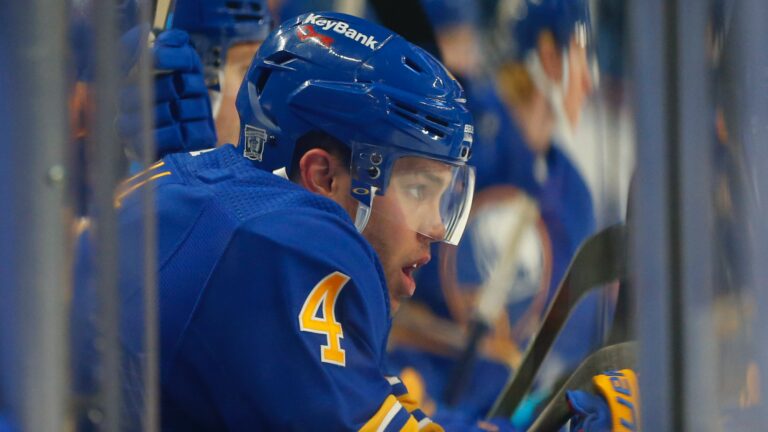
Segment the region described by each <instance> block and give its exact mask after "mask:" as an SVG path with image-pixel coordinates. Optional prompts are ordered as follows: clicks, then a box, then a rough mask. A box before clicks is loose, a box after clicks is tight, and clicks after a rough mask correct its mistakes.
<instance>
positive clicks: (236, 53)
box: [118, 0, 272, 158]
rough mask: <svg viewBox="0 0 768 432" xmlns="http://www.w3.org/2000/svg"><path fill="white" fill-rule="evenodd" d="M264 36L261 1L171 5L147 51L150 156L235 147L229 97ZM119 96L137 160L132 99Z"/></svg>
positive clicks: (183, 0)
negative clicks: (165, 24)
mask: <svg viewBox="0 0 768 432" xmlns="http://www.w3.org/2000/svg"><path fill="white" fill-rule="evenodd" d="M271 29H272V18H271V15H270V13H269V9H268V7H267V1H266V0H245V1H240V2H229V1H224V0H179V1H177V2H176V4H175V8H174V14H173V15H172V16H171V19H170V29H169V30H167V31H165V32H163V33H161V34H160V35H159V36H158V38H157V40H156V41H155V43H154V44H153V46H152V49H151V52H152V57H153V60H154V68H155V70H156V71H157V73H156V75H155V79H154V87H155V101H154V118H155V130H154V135H155V142H156V147H157V151H156V155H157V157H158V158H159V157H162V156H164V155H166V154H170V153H175V152H180V151H192V150H203V149H206V148H213V147H214V145H216V144H217V143H218V144H224V143H236V142H237V137H238V134H239V131H240V123H239V119H238V116H237V111H236V109H235V98H236V96H237V92H238V89H239V88H240V83H241V82H242V81H243V78H244V76H245V73H246V71H247V70H248V66H249V65H250V63H251V59H253V56H254V54H255V53H256V50H257V49H258V47H259V45H260V44H261V41H263V40H264V38H265V37H266V36H267V34H268V33H269V31H270V30H271ZM137 90H138V89H136V88H130V89H129V91H125V92H123V101H122V105H121V113H120V117H119V120H118V124H119V125H120V132H121V135H122V136H123V138H124V139H125V141H127V144H128V148H129V150H132V153H133V154H135V155H139V154H141V153H140V149H141V146H142V142H141V127H140V126H141V122H140V119H141V113H140V104H139V101H138V98H137V95H138V94H139V92H138V91H137Z"/></svg>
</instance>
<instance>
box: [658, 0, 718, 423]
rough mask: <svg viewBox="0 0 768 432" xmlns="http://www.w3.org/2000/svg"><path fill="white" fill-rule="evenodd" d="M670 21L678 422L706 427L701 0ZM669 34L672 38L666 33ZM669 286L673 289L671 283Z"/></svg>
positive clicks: (708, 160) (708, 189)
mask: <svg viewBox="0 0 768 432" xmlns="http://www.w3.org/2000/svg"><path fill="white" fill-rule="evenodd" d="M675 6H676V8H677V17H678V19H677V20H676V23H675V30H676V34H675V35H674V37H675V38H676V39H677V44H676V45H677V50H676V55H675V58H676V65H675V67H676V69H677V81H676V93H677V103H678V105H677V107H676V109H677V110H678V112H679V114H678V115H676V116H675V119H676V120H677V121H678V122H679V126H678V127H677V132H678V135H677V136H673V137H671V138H673V139H674V141H673V145H674V146H676V147H678V155H679V157H678V159H677V161H676V163H677V165H676V167H672V169H673V170H675V171H676V172H677V173H678V176H679V178H678V180H679V188H678V191H679V194H678V197H677V203H676V204H677V206H676V207H675V208H673V209H672V211H676V212H678V217H677V226H675V227H674V228H673V229H674V230H675V231H677V232H679V234H678V240H679V244H678V248H677V249H676V250H675V251H674V253H675V254H678V255H679V256H680V257H681V258H680V259H679V260H677V261H676V262H677V263H678V264H679V268H678V269H676V270H674V271H676V272H677V273H678V275H679V276H678V278H677V280H678V281H679V289H680V308H679V310H674V309H673V310H672V313H673V314H680V317H681V324H682V326H681V328H680V330H681V333H680V336H681V337H680V338H679V339H678V346H677V347H676V349H677V350H679V351H681V352H682V355H681V357H680V364H679V365H678V367H680V369H679V370H677V371H676V373H679V374H681V375H682V377H681V378H682V380H681V382H682V388H681V389H679V390H682V391H681V392H680V395H682V399H683V400H682V408H683V412H682V415H683V419H682V421H683V424H684V426H685V428H686V430H696V431H698V430H707V429H709V428H711V427H712V425H713V424H715V423H716V420H717V414H718V401H717V394H718V391H717V376H718V373H717V372H718V365H717V358H718V356H717V341H716V339H715V334H714V309H713V300H714V290H713V279H714V272H713V270H712V268H713V263H714V236H715V227H714V203H713V196H714V190H713V184H714V182H713V161H712V155H713V153H714V150H715V148H714V138H713V134H712V131H713V129H714V118H713V115H712V112H713V110H712V106H713V104H712V100H713V98H712V91H711V86H710V80H709V77H710V67H709V64H708V59H707V55H708V46H707V43H708V40H707V37H706V35H707V21H708V18H709V7H710V3H709V2H704V1H699V0H693V1H688V0H678V1H677V2H676V5H675ZM670 36H672V35H670ZM673 289H675V287H673Z"/></svg>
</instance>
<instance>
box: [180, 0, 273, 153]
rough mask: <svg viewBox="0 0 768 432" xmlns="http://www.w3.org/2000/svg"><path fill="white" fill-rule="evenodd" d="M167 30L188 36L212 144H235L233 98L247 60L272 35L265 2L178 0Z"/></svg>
mask: <svg viewBox="0 0 768 432" xmlns="http://www.w3.org/2000/svg"><path fill="white" fill-rule="evenodd" d="M172 27H173V28H174V29H180V30H184V31H185V32H187V33H188V34H189V36H190V39H191V42H192V45H193V46H194V47H195V50H197V53H198V54H199V55H200V58H201V59H202V64H203V71H204V74H205V83H206V85H207V86H208V88H209V89H211V92H210V94H211V99H212V101H213V116H214V119H215V121H216V134H217V136H218V141H217V144H219V145H221V144H226V143H235V142H237V136H238V133H239V131H240V121H239V119H238V117H237V111H236V109H235V98H236V97H237V91H238V89H239V88H240V83H242V82H243V78H244V77H245V73H246V72H247V71H248V66H249V65H250V64H251V59H253V56H254V55H255V54H256V50H257V49H258V48H259V45H261V42H262V41H263V40H264V38H266V37H267V34H269V32H270V30H272V17H271V15H270V13H269V9H268V7H267V1H266V0H245V1H239V2H231V1H224V0H213V1H211V0H178V1H177V2H176V9H175V11H174V16H173V25H172Z"/></svg>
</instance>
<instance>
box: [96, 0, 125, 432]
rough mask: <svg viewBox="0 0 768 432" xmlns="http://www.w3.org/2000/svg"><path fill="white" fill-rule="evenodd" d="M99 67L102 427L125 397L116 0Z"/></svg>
mask: <svg viewBox="0 0 768 432" xmlns="http://www.w3.org/2000/svg"><path fill="white" fill-rule="evenodd" d="M92 8H93V20H94V21H93V25H94V38H93V39H94V69H95V75H94V76H95V82H94V85H93V95H94V98H93V103H94V108H95V109H94V115H93V125H92V126H93V134H92V135H90V137H89V138H90V139H91V140H92V143H91V148H92V149H94V155H95V157H94V158H93V159H92V160H93V163H94V166H93V167H92V169H93V170H94V171H93V172H94V173H95V176H94V179H95V182H94V183H95V184H94V185H93V191H94V207H93V219H94V223H93V227H94V232H95V239H96V240H95V248H94V249H95V257H94V263H95V269H96V281H97V293H98V296H99V305H100V308H99V320H98V324H99V328H100V330H101V335H102V337H103V340H102V341H101V342H102V343H99V344H98V346H99V347H100V348H101V360H102V364H101V366H102V367H101V368H100V379H101V381H100V384H101V385H100V393H99V396H98V402H97V404H98V406H99V409H100V410H101V414H102V415H101V416H99V417H96V418H92V420H94V421H95V420H100V421H99V423H101V427H102V430H106V431H117V430H119V428H120V410H121V407H122V398H121V376H122V373H121V372H122V370H121V346H120V342H119V336H120V335H119V322H120V305H119V295H118V286H117V276H118V262H119V261H118V236H117V217H116V211H115V208H114V206H113V197H114V192H115V187H116V185H117V181H118V179H119V178H120V177H121V176H122V172H121V170H120V167H119V159H118V157H119V152H120V150H121V147H120V145H119V141H118V137H117V134H116V131H115V128H114V124H115V118H116V116H117V104H118V91H119V88H120V87H119V85H120V79H119V73H120V71H119V66H118V65H119V63H118V61H119V57H118V54H117V53H118V52H119V47H118V44H117V31H116V29H115V27H116V10H115V2H111V1H95V2H93V5H92Z"/></svg>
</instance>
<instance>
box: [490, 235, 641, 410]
mask: <svg viewBox="0 0 768 432" xmlns="http://www.w3.org/2000/svg"><path fill="white" fill-rule="evenodd" d="M625 232H626V228H625V226H624V225H623V224H619V225H614V226H611V227H609V228H606V229H605V230H603V231H601V232H599V233H597V234H595V235H594V236H592V237H590V238H589V239H587V241H586V242H585V243H584V244H583V245H582V246H581V247H580V248H579V250H578V251H577V252H576V255H575V256H574V258H573V260H571V265H570V266H569V267H568V271H567V272H566V274H565V277H564V278H563V281H562V282H561V283H560V287H559V288H558V290H557V293H556V294H555V298H554V301H553V302H552V304H551V305H550V307H549V309H547V313H546V315H545V317H544V321H543V322H542V325H541V328H540V329H539V332H538V333H537V334H536V336H535V337H534V338H533V340H532V341H531V343H530V344H529V345H528V349H527V350H526V352H525V355H524V356H523V361H522V362H521V363H520V367H519V368H518V370H517V372H516V373H515V375H514V376H513V377H512V378H511V379H510V380H509V381H508V382H507V385H506V386H505V387H504V390H503V391H502V392H501V395H500V396H499V398H498V399H497V400H496V402H495V403H494V405H493V408H491V410H490V412H489V413H488V417H500V416H501V417H510V416H511V415H512V414H513V413H514V411H515V410H516V409H517V407H518V405H519V404H520V402H521V401H522V400H523V397H524V396H525V394H526V393H527V392H528V390H529V388H530V386H531V384H532V383H533V380H534V378H535V377H536V374H537V372H538V371H539V368H540V366H541V363H542V362H543V361H544V358H545V357H546V355H547V353H548V352H549V351H550V349H551V348H552V345H553V344H554V342H555V339H556V338H557V335H558V334H559V333H560V330H562V328H563V326H564V324H565V322H566V321H567V319H568V316H569V315H570V313H571V312H572V311H573V309H574V307H575V306H576V304H577V303H578V302H579V300H580V299H581V298H582V297H583V296H584V295H585V294H587V293H588V292H589V291H590V290H592V289H593V288H595V287H597V286H600V285H603V284H606V283H609V282H612V281H614V280H617V279H619V278H620V277H621V276H622V274H623V273H624V264H625V260H624V252H625V249H626V248H625V237H626V236H625Z"/></svg>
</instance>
